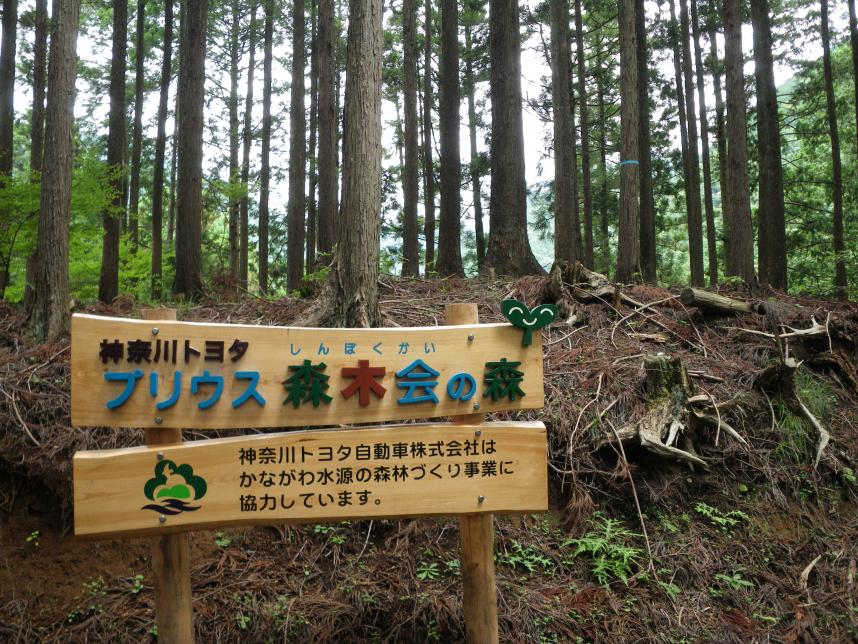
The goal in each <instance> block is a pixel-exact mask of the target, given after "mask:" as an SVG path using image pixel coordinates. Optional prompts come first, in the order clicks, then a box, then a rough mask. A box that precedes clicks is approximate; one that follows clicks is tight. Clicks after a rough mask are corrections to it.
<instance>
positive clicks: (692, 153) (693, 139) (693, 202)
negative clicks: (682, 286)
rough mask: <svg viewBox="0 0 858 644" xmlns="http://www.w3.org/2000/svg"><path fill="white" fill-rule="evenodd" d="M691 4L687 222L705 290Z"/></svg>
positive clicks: (685, 58) (694, 272) (694, 279)
mask: <svg viewBox="0 0 858 644" xmlns="http://www.w3.org/2000/svg"><path fill="white" fill-rule="evenodd" d="M687 1H688V0H679V22H680V35H681V37H682V77H683V81H684V84H685V108H686V122H687V123H688V181H689V183H688V189H687V191H686V194H687V195H688V197H689V199H690V209H689V220H688V249H689V253H688V254H689V260H690V263H691V284H692V285H693V286H703V284H704V282H705V275H704V272H703V213H702V208H701V204H700V155H699V153H698V151H697V116H696V115H697V108H696V106H695V100H694V71H693V68H692V64H691V47H690V46H689V43H688V39H689V37H690V36H691V28H690V26H689V21H688V5H687ZM692 1H695V0H692Z"/></svg>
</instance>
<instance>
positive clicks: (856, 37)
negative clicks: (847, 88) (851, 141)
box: [847, 0, 858, 152]
mask: <svg viewBox="0 0 858 644" xmlns="http://www.w3.org/2000/svg"><path fill="white" fill-rule="evenodd" d="M847 4H848V5H849V41H850V43H851V45H852V80H853V82H854V84H855V105H854V107H855V145H856V152H858V9H856V8H855V4H856V0H847Z"/></svg>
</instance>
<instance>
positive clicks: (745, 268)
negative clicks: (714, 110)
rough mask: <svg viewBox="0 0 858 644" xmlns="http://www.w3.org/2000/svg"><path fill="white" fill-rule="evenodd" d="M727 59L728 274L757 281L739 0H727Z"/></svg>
mask: <svg viewBox="0 0 858 644" xmlns="http://www.w3.org/2000/svg"><path fill="white" fill-rule="evenodd" d="M724 37H725V41H726V47H725V55H724V60H725V62H726V68H727V128H726V130H727V199H726V204H725V206H726V207H725V217H724V221H725V224H726V233H727V234H726V238H727V241H726V244H725V249H726V250H727V274H728V275H735V276H737V277H740V278H742V279H743V280H745V282H747V283H748V284H753V283H755V282H756V277H755V275H754V232H753V229H752V226H751V204H750V195H749V192H748V119H747V114H746V112H745V76H744V74H743V72H742V67H743V60H742V16H741V12H740V0H724Z"/></svg>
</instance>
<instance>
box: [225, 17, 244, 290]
mask: <svg viewBox="0 0 858 644" xmlns="http://www.w3.org/2000/svg"><path fill="white" fill-rule="evenodd" d="M230 11H231V14H232V15H231V16H230V18H231V20H230V27H229V100H228V101H227V107H228V111H229V186H230V190H229V219H228V221H229V223H228V227H229V228H228V229H229V232H228V237H229V277H230V280H231V281H232V280H236V279H238V276H239V268H240V264H239V262H240V260H239V256H240V254H241V251H240V248H241V239H240V233H239V221H238V219H239V209H240V202H241V199H240V198H239V196H238V194H237V193H236V190H235V188H236V185H237V184H238V179H239V174H238V173H239V167H238V63H239V60H240V59H241V51H240V49H239V45H238V38H239V34H238V32H239V30H240V28H241V11H240V9H239V2H238V0H231V1H230Z"/></svg>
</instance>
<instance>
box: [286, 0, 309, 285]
mask: <svg viewBox="0 0 858 644" xmlns="http://www.w3.org/2000/svg"><path fill="white" fill-rule="evenodd" d="M304 23H305V17H304V0H293V2H292V96H291V103H290V109H289V205H288V210H289V211H288V214H287V226H288V239H287V244H286V254H287V257H286V265H287V266H286V273H287V284H288V286H289V288H290V289H291V290H297V289H298V286H299V284H300V283H301V280H302V279H303V278H304V233H305V227H304V223H305V222H304V210H305V207H306V195H305V194H304V189H305V183H306V180H307V150H306V147H305V146H306V132H307V123H306V114H305V112H304V109H305V108H304V48H305V46H306V43H305V42H304V31H305V29H304Z"/></svg>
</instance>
